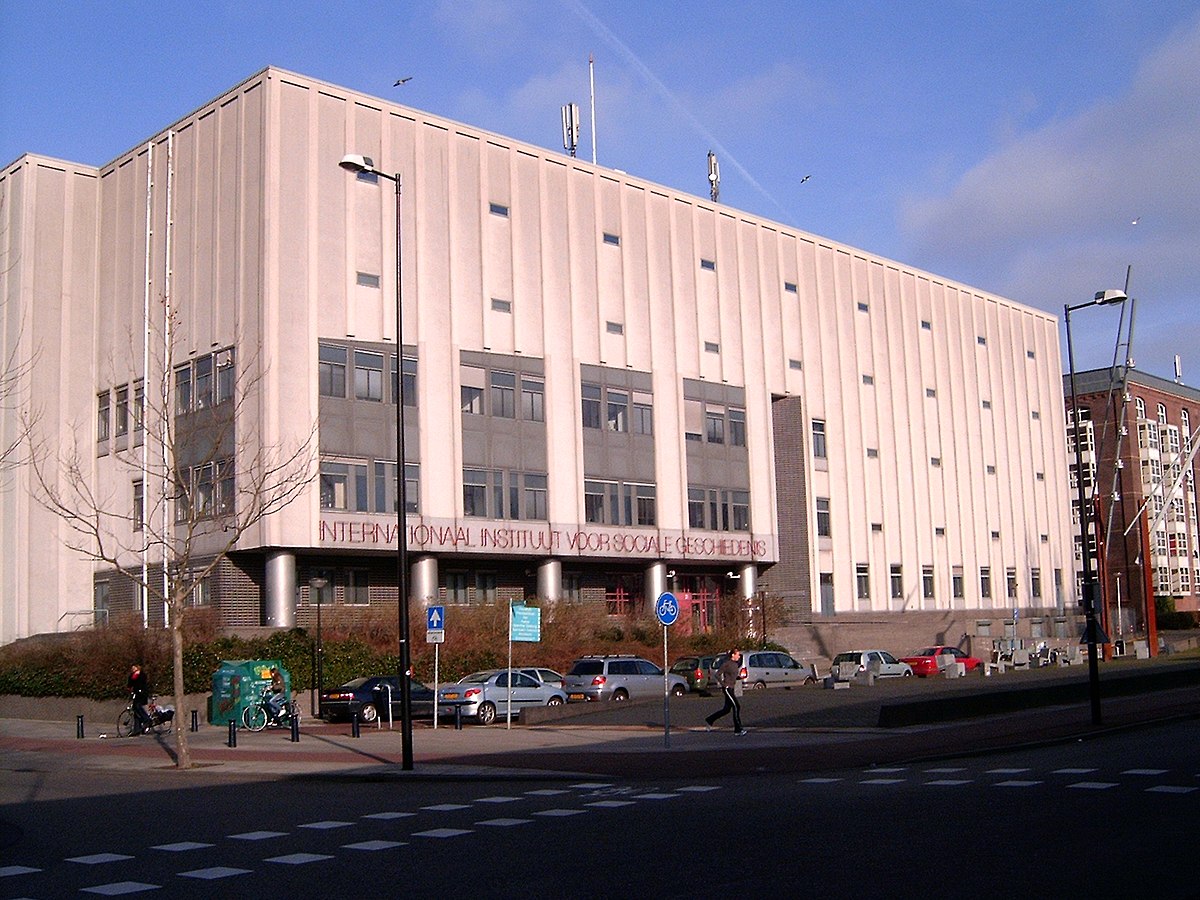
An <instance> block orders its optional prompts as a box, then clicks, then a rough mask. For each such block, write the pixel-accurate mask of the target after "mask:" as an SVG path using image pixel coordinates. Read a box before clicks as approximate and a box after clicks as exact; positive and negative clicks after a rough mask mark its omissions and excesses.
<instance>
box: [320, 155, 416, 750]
mask: <svg viewBox="0 0 1200 900" xmlns="http://www.w3.org/2000/svg"><path fill="white" fill-rule="evenodd" d="M338 165H339V166H341V167H342V168H343V169H345V170H347V171H348V172H354V173H356V174H357V173H366V174H370V175H375V176H377V177H379V178H386V179H387V180H388V181H390V182H392V184H393V185H395V187H396V397H395V400H396V541H397V551H396V587H397V595H396V605H397V606H398V607H399V611H400V736H401V765H402V767H403V768H404V769H405V770H410V769H412V767H413V731H412V687H411V685H410V684H409V680H408V679H409V669H411V668H412V664H411V661H410V651H409V642H408V630H409V629H408V528H407V514H408V497H407V491H406V490H405V487H406V485H405V478H404V338H403V335H404V328H403V320H402V319H401V314H402V304H401V299H400V298H401V249H402V242H401V230H400V225H401V211H402V209H403V206H402V205H401V195H402V184H403V181H402V179H401V177H400V173H399V172H397V173H395V174H394V175H389V174H388V173H387V172H382V171H380V170H379V169H377V168H375V163H374V161H373V160H372V159H371V158H370V157H369V156H358V155H356V154H353V153H348V154H346V155H345V156H343V157H342V159H341V161H340V162H339V163H338Z"/></svg>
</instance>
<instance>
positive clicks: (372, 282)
mask: <svg viewBox="0 0 1200 900" xmlns="http://www.w3.org/2000/svg"><path fill="white" fill-rule="evenodd" d="M354 283H355V284H357V285H358V286H359V287H367V288H378V287H379V276H378V275H375V274H373V273H371V272H356V273H355V274H354Z"/></svg>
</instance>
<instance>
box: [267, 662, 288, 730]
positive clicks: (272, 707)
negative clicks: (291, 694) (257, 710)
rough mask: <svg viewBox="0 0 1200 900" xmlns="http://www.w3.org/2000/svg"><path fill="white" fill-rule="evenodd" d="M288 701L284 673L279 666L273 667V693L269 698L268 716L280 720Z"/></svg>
mask: <svg viewBox="0 0 1200 900" xmlns="http://www.w3.org/2000/svg"><path fill="white" fill-rule="evenodd" d="M286 701H287V686H286V685H285V684H284V682H283V673H282V672H280V671H279V667H278V666H271V693H270V696H268V697H267V701H266V702H267V714H268V715H269V716H270V717H271V718H272V719H278V718H279V714H280V713H281V712H283V705H284V703H285V702H286Z"/></svg>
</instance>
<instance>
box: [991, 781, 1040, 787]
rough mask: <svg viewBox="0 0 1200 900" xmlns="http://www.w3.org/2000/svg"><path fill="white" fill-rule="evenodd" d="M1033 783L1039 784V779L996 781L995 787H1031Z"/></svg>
mask: <svg viewBox="0 0 1200 900" xmlns="http://www.w3.org/2000/svg"><path fill="white" fill-rule="evenodd" d="M1035 784H1041V782H1040V781H1015V780H1014V781H997V782H996V785H995V786H996V787H1022V788H1023V787H1033V786H1034V785H1035Z"/></svg>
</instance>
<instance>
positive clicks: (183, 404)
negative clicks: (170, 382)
mask: <svg viewBox="0 0 1200 900" xmlns="http://www.w3.org/2000/svg"><path fill="white" fill-rule="evenodd" d="M191 411H192V367H191V366H190V365H182V366H180V367H179V368H177V369H176V370H175V415H177V416H182V415H183V414H184V413H189V412H191Z"/></svg>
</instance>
